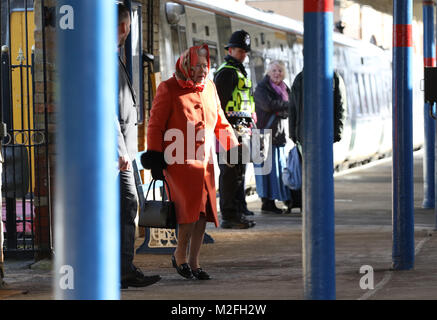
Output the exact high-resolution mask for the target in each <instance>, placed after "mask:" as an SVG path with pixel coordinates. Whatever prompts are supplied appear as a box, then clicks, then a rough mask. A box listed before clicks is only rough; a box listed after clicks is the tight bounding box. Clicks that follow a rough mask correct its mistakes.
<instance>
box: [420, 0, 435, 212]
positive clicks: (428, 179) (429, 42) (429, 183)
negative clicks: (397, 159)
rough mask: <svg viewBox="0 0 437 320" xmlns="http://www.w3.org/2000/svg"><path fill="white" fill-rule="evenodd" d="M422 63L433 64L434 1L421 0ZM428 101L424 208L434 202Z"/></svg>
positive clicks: (432, 139)
mask: <svg viewBox="0 0 437 320" xmlns="http://www.w3.org/2000/svg"><path fill="white" fill-rule="evenodd" d="M423 65H424V67H425V68H426V67H434V66H435V40H434V1H423ZM429 107H430V105H429V103H425V104H424V109H423V115H424V130H425V135H424V136H425V143H424V155H423V194H424V195H423V197H424V198H423V203H422V207H423V208H426V209H430V208H434V207H435V206H434V202H435V182H434V172H435V163H434V162H435V153H434V144H435V135H436V131H435V129H436V128H435V123H434V119H433V118H431V116H430V115H429Z"/></svg>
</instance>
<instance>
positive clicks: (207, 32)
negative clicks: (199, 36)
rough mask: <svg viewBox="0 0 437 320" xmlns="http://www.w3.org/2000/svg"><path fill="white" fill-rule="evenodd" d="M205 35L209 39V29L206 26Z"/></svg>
mask: <svg viewBox="0 0 437 320" xmlns="http://www.w3.org/2000/svg"><path fill="white" fill-rule="evenodd" d="M205 35H206V36H207V37H209V27H208V26H205Z"/></svg>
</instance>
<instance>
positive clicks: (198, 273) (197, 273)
mask: <svg viewBox="0 0 437 320" xmlns="http://www.w3.org/2000/svg"><path fill="white" fill-rule="evenodd" d="M193 276H194V277H195V278H196V279H197V280H210V279H211V277H210V276H209V274H208V273H206V272H205V271H203V270H202V268H197V269H195V270H193Z"/></svg>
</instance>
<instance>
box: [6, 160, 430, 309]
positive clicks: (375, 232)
mask: <svg viewBox="0 0 437 320" xmlns="http://www.w3.org/2000/svg"><path fill="white" fill-rule="evenodd" d="M414 159H415V162H414V165H415V167H414V169H415V171H414V174H415V179H414V183H415V195H414V197H415V198H414V201H415V247H416V257H415V267H414V269H413V270H408V271H393V270H391V264H392V257H391V255H392V244H393V243H392V226H391V215H392V211H391V210H392V209H391V207H392V204H391V201H392V195H391V192H392V191H391V188H392V187H391V161H382V162H379V163H378V165H371V166H366V167H363V168H360V169H359V170H352V171H349V172H348V173H347V174H344V173H341V174H336V176H335V197H336V201H335V223H336V227H335V230H336V234H335V245H336V257H335V259H336V298H337V299H339V300H390V299H408V300H414V299H436V298H437V267H436V265H437V234H436V233H435V231H434V228H435V214H434V210H433V209H422V208H421V204H422V201H423V178H422V177H423V173H422V153H421V152H418V153H416V154H415V158H414ZM249 200H250V201H249V208H250V209H251V210H253V211H255V216H254V217H253V219H254V220H255V221H256V222H257V225H256V227H255V228H252V229H247V230H228V229H221V228H214V227H213V226H212V225H209V226H208V228H207V232H208V234H209V235H211V236H212V237H213V239H214V241H215V242H214V243H213V244H207V245H204V246H203V247H202V251H201V261H202V267H203V268H204V269H205V270H206V271H208V273H210V274H211V276H212V278H213V279H212V280H210V281H198V280H187V279H183V278H181V277H180V276H179V275H178V274H177V273H176V271H175V270H174V268H173V267H172V266H171V261H170V255H168V254H164V255H163V254H137V255H136V256H135V264H136V265H137V266H138V267H140V268H141V269H142V270H143V271H144V272H145V273H146V274H150V275H152V274H160V275H161V277H162V280H161V281H160V282H158V283H156V284H154V285H152V286H150V287H146V288H135V289H134V288H129V289H127V290H122V291H121V298H122V299H123V300H175V301H176V300H302V299H304V295H303V279H302V217H301V216H300V215H299V214H298V213H296V210H294V213H292V214H283V215H275V214H263V213H261V212H260V207H261V201H260V200H259V199H257V197H256V196H251V197H249ZM143 241H144V239H143V238H138V239H137V243H136V244H137V246H140V245H141V244H142V242H143ZM31 263H32V262H16V261H6V279H5V280H6V282H7V283H8V290H16V292H14V294H12V295H7V294H3V295H2V294H1V293H0V299H5V300H17V299H23V300H25V299H31V300H38V299H53V298H54V297H53V294H52V290H51V288H52V279H53V277H52V273H51V267H50V264H45V263H42V264H39V265H33V266H29V265H30V264H31ZM363 266H370V267H372V270H373V275H374V279H373V280H374V281H373V289H362V288H361V286H360V281H362V279H363V276H366V275H368V274H367V273H360V269H361V268H362V267H363ZM366 283H367V284H368V285H370V283H369V282H366ZM0 292H1V290H0Z"/></svg>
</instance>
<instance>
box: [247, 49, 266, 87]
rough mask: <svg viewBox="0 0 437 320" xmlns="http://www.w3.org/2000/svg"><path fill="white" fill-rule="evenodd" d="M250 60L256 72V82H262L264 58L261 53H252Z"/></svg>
mask: <svg viewBox="0 0 437 320" xmlns="http://www.w3.org/2000/svg"><path fill="white" fill-rule="evenodd" d="M250 62H251V65H252V68H253V70H254V73H255V81H256V83H260V82H261V80H262V78H263V77H264V72H265V68H264V59H263V57H262V56H261V55H252V56H251V59H250ZM254 87H255V86H254Z"/></svg>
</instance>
